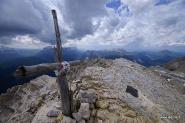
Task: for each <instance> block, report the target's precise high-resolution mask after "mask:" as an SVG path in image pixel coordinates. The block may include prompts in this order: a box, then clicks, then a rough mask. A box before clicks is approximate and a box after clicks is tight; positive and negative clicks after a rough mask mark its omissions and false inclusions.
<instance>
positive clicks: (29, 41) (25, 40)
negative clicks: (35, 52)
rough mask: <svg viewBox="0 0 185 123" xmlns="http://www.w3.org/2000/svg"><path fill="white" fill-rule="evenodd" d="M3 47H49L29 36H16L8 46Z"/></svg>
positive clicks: (47, 44)
mask: <svg viewBox="0 0 185 123" xmlns="http://www.w3.org/2000/svg"><path fill="white" fill-rule="evenodd" d="M4 46H6V47H10V48H20V49H40V48H44V47H47V46H51V45H50V44H49V43H46V42H42V41H41V40H39V39H37V38H34V37H31V36H29V35H17V36H15V37H13V38H12V39H11V40H10V42H9V43H8V44H4Z"/></svg>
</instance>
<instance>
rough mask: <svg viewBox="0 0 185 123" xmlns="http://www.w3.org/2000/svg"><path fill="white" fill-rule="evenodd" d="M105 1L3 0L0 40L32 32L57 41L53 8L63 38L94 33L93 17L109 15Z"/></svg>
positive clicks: (1, 5)
mask: <svg viewBox="0 0 185 123" xmlns="http://www.w3.org/2000/svg"><path fill="white" fill-rule="evenodd" d="M105 3H106V0H101V1H100V0H93V1H92V0H75V1H74V0H61V1H60V0H53V1H50V0H39V1H38V0H2V1H1V4H0V12H1V13H0V43H1V44H2V43H5V42H7V41H10V40H4V37H6V38H8V37H9V38H12V36H16V35H27V34H29V35H31V36H33V37H37V38H38V39H40V40H41V41H45V42H50V43H54V41H53V40H55V37H54V36H55V35H54V30H53V22H52V16H51V9H56V10H57V13H58V18H59V24H60V29H61V33H62V39H63V40H65V39H66V38H70V39H73V38H81V37H83V36H85V35H87V34H92V33H93V27H92V18H93V17H100V16H104V15H105V14H106V10H105Z"/></svg>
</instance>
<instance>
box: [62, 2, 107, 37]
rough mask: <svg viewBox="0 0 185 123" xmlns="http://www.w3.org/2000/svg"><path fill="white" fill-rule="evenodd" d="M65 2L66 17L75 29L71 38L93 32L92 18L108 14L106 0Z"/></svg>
mask: <svg viewBox="0 0 185 123" xmlns="http://www.w3.org/2000/svg"><path fill="white" fill-rule="evenodd" d="M64 3H65V13H64V18H65V20H66V21H67V22H68V23H69V24H70V25H72V27H73V29H74V31H73V32H72V35H71V38H81V37H83V36H85V35H87V34H92V33H93V27H92V18H93V17H103V16H105V15H106V9H105V4H106V0H65V2H64Z"/></svg>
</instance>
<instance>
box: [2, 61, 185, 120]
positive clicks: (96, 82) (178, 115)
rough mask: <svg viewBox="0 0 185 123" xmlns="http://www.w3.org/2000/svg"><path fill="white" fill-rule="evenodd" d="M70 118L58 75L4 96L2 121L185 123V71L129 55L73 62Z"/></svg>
mask: <svg viewBox="0 0 185 123" xmlns="http://www.w3.org/2000/svg"><path fill="white" fill-rule="evenodd" d="M68 81H69V85H70V88H71V91H72V93H73V105H74V106H73V113H72V116H71V117H67V116H65V115H63V114H62V110H61V109H62V107H61V102H60V95H59V91H58V86H57V83H56V78H55V77H50V76H48V75H42V76H40V77H38V78H36V79H34V80H32V81H30V82H28V83H25V84H23V85H19V86H14V87H12V88H10V89H8V90H7V92H6V93H3V94H1V95H0V123H185V87H184V85H185V73H183V72H180V71H178V72H177V71H170V70H168V69H165V68H163V67H159V66H157V67H150V68H146V67H144V66H142V65H139V64H137V63H134V62H131V61H128V60H126V59H115V60H105V59H96V60H84V61H81V63H80V64H78V65H76V66H72V67H71V69H70V72H69V74H68Z"/></svg>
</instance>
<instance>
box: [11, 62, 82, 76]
mask: <svg viewBox="0 0 185 123" xmlns="http://www.w3.org/2000/svg"><path fill="white" fill-rule="evenodd" d="M79 63H80V60H76V61H70V62H69V64H70V65H71V66H73V65H77V64H79ZM58 64H59V63H43V64H38V65H32V66H19V67H18V68H17V69H16V71H15V73H14V76H16V77H26V76H33V75H37V74H42V73H47V72H51V71H54V70H56V69H57V67H58Z"/></svg>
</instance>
